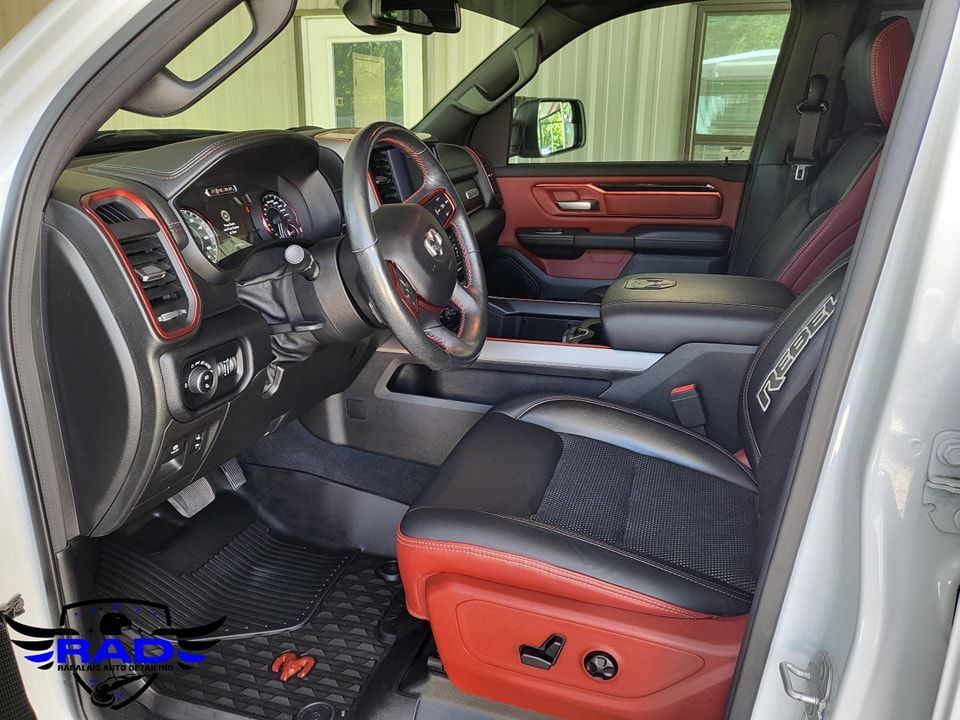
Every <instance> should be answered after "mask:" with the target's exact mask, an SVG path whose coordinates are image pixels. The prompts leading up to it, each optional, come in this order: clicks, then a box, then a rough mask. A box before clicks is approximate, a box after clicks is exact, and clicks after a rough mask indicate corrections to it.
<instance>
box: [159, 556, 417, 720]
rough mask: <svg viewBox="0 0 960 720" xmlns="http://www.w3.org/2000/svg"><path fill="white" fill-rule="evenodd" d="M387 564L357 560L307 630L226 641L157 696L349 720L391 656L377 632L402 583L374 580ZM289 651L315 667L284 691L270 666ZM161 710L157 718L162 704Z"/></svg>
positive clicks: (260, 712) (273, 716) (241, 710)
mask: <svg viewBox="0 0 960 720" xmlns="http://www.w3.org/2000/svg"><path fill="white" fill-rule="evenodd" d="M382 563H383V559H380V558H374V557H371V556H368V555H359V556H357V557H356V558H355V559H354V560H353V562H351V563H350V565H349V566H348V567H347V569H346V570H345V571H344V572H343V573H342V574H341V575H340V577H339V578H338V579H337V581H336V583H335V584H334V586H333V588H332V589H331V590H330V592H328V593H327V595H326V597H325V598H324V599H323V602H322V603H321V604H320V606H319V607H318V608H317V611H316V612H315V613H314V614H313V615H312V617H310V619H309V620H307V622H306V624H305V625H303V626H302V627H300V628H298V629H296V630H291V631H288V632H284V633H280V634H274V635H258V636H256V637H249V638H244V639H233V640H223V641H221V642H220V643H218V644H217V645H216V646H215V647H213V648H212V649H210V650H206V651H204V654H205V655H206V659H205V660H204V661H203V662H201V663H200V664H199V665H198V666H196V668H194V669H193V670H192V671H190V672H170V673H161V674H160V675H159V677H158V678H157V681H156V683H155V684H154V688H155V689H156V690H157V691H158V693H159V694H160V695H161V696H164V695H165V696H169V697H171V698H176V699H178V700H182V701H186V702H190V703H196V704H199V705H206V706H210V707H213V708H216V709H218V710H221V711H224V712H227V713H231V714H233V715H236V716H240V717H246V718H256V719H257V720H294V718H296V717H297V713H298V712H299V711H300V710H301V709H302V708H303V707H305V706H307V705H311V704H313V703H328V704H329V705H331V706H332V707H333V709H334V710H335V713H336V714H335V715H332V716H331V717H338V718H342V717H345V716H346V715H347V714H348V713H349V711H350V708H351V707H352V705H353V704H354V701H355V700H356V699H357V697H358V696H359V695H360V693H361V691H362V690H363V687H364V683H365V682H366V681H367V679H368V678H369V677H370V674H371V673H372V672H373V670H374V669H375V668H376V666H377V663H378V662H379V661H380V660H381V659H382V658H383V657H384V655H385V654H386V653H387V651H388V650H389V649H390V644H391V643H390V641H389V640H384V639H381V637H382V633H378V632H377V626H378V624H379V623H380V621H381V618H383V617H384V615H385V614H387V612H388V610H390V609H391V607H396V606H397V603H398V601H400V600H401V596H400V582H399V581H398V580H387V579H384V577H382V576H381V575H380V574H379V573H378V572H377V568H378V567H379V566H380V565H381V564H382ZM288 651H290V652H294V653H296V654H297V655H298V656H301V655H309V656H311V657H312V658H313V659H314V660H316V665H315V666H314V667H313V669H312V670H311V671H310V673H309V674H308V675H307V676H306V677H305V678H302V679H300V678H296V677H294V678H291V679H289V680H288V681H287V682H285V683H284V682H281V681H280V680H279V678H278V676H277V674H276V673H274V672H272V671H271V669H270V666H271V664H272V663H273V661H274V658H276V657H277V656H278V655H280V654H281V653H284V652H288ZM160 703H161V705H159V706H158V707H157V709H158V710H160V707H161V706H162V697H161V700H160Z"/></svg>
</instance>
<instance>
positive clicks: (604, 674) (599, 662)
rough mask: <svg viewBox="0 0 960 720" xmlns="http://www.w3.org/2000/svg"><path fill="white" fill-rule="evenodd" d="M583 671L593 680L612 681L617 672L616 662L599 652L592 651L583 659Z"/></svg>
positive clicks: (606, 654) (609, 656)
mask: <svg viewBox="0 0 960 720" xmlns="http://www.w3.org/2000/svg"><path fill="white" fill-rule="evenodd" d="M583 669H584V670H586V671H587V675H589V676H590V677H592V678H594V679H595V680H613V678H614V677H616V674H617V670H619V668H618V667H617V661H616V660H614V659H613V657H612V656H611V655H609V654H608V653H605V652H601V651H599V650H594V651H593V652H592V653H589V654H588V655H587V656H586V657H585V658H584V659H583Z"/></svg>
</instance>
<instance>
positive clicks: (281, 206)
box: [260, 192, 303, 240]
mask: <svg viewBox="0 0 960 720" xmlns="http://www.w3.org/2000/svg"><path fill="white" fill-rule="evenodd" d="M260 219H261V220H262V221H263V224H264V227H266V229H267V232H268V233H270V235H272V236H273V237H274V238H276V239H277V240H290V239H294V240H297V239H300V238H302V237H303V227H301V225H300V218H298V217H297V212H296V211H295V210H294V209H293V208H292V207H290V205H289V203H287V201H286V200H284V199H283V198H282V197H280V196H279V195H278V194H277V193H275V192H268V193H266V194H265V195H264V196H263V197H262V198H260Z"/></svg>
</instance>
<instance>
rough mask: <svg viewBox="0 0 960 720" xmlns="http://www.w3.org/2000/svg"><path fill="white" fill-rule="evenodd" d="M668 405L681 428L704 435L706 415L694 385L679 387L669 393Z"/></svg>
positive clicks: (698, 392)
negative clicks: (670, 405) (671, 406)
mask: <svg viewBox="0 0 960 720" xmlns="http://www.w3.org/2000/svg"><path fill="white" fill-rule="evenodd" d="M670 403H671V404H672V405H673V411H674V412H675V413H676V415H677V420H679V421H680V424H681V425H683V427H685V428H688V429H690V430H693V431H694V432H695V433H698V434H700V435H706V434H707V431H706V426H707V414H706V412H705V411H704V409H703V399H702V398H701V397H700V391H699V390H697V386H696V385H692V384H691V385H681V386H679V387H675V388H673V389H672V390H671V391H670Z"/></svg>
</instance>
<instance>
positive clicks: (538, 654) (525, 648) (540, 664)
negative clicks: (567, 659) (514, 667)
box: [520, 635, 566, 670]
mask: <svg viewBox="0 0 960 720" xmlns="http://www.w3.org/2000/svg"><path fill="white" fill-rule="evenodd" d="M564 642H566V640H564V637H563V635H551V636H550V637H548V638H547V639H546V640H544V641H543V642H542V643H540V646H539V647H537V646H534V645H521V646H520V662H522V663H523V664H524V665H529V666H530V667H534V668H537V669H538V670H549V669H550V668H552V667H553V666H554V664H556V662H557V658H558V657H560V651H561V650H563V643H564Z"/></svg>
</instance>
